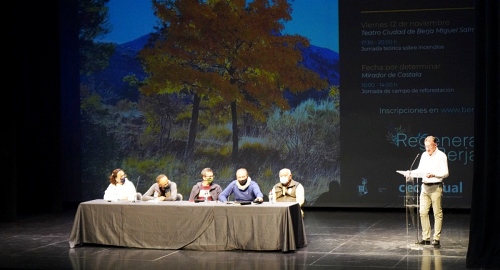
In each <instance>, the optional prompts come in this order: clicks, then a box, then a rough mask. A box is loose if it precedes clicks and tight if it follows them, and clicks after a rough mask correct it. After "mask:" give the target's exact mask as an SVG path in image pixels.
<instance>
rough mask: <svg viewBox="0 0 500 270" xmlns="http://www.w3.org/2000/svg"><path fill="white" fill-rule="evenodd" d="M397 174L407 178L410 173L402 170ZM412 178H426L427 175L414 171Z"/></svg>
mask: <svg viewBox="0 0 500 270" xmlns="http://www.w3.org/2000/svg"><path fill="white" fill-rule="evenodd" d="M396 172H397V173H399V174H401V175H403V176H405V177H406V174H407V173H408V171H401V170H397V171H396ZM411 177H413V178H424V177H425V175H424V173H421V172H418V171H412V172H411Z"/></svg>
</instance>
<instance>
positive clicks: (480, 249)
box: [0, 0, 500, 267]
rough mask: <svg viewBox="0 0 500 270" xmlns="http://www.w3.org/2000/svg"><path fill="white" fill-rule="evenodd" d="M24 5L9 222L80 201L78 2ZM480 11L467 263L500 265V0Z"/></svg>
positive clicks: (7, 112) (12, 115)
mask: <svg viewBox="0 0 500 270" xmlns="http://www.w3.org/2000/svg"><path fill="white" fill-rule="evenodd" d="M23 4H24V5H23V6H22V7H19V8H18V9H16V10H23V12H22V13H20V14H19V15H18V17H17V18H18V21H17V22H18V25H16V26H14V31H12V33H14V35H11V36H12V37H13V40H14V41H12V42H11V40H10V39H7V41H4V43H9V44H7V45H10V46H8V48H11V49H12V50H8V51H6V52H7V53H10V52H11V51H13V52H15V54H14V55H9V56H7V57H6V58H9V59H12V60H13V61H12V62H9V63H12V65H7V66H6V67H5V68H6V69H7V70H8V71H9V73H10V70H13V69H16V67H17V66H18V65H17V64H18V62H19V61H22V64H21V69H20V72H19V73H18V74H19V76H14V80H13V81H10V83H9V84H7V85H9V86H10V87H6V88H5V89H4V100H5V101H7V102H4V106H3V110H2V120H4V121H2V123H3V124H4V127H3V128H2V132H1V134H2V135H1V137H0V138H1V143H2V152H1V153H2V161H3V162H2V163H3V166H2V168H3V169H4V171H5V172H7V173H6V174H4V175H2V183H3V186H4V187H7V190H5V191H4V192H3V193H4V203H5V204H6V206H5V207H2V208H1V210H0V217H1V220H2V221H15V220H16V219H18V218H19V216H21V215H24V214H30V213H43V212H57V211H62V210H64V209H66V208H68V207H74V205H72V203H71V202H74V201H78V198H80V196H81V195H80V193H81V184H80V178H79V174H80V166H79V162H80V161H79V156H80V153H79V150H80V149H79V147H80V137H79V136H80V135H79V132H80V130H79V119H78V115H79V97H78V91H77V89H78V78H79V76H78V47H77V40H76V39H77V34H78V30H77V29H78V27H77V26H78V24H77V22H75V21H74V18H76V17H77V16H76V1H75V0H73V1H69V0H61V1H44V2H40V1H34V2H32V3H29V4H26V3H24V2H23ZM475 12H476V29H477V30H476V31H477V32H476V34H477V35H476V59H475V60H476V70H475V72H476V93H475V97H476V99H475V108H476V114H475V118H474V122H475V128H474V136H475V138H476V144H475V162H474V175H473V177H474V179H473V194H472V203H471V209H470V212H471V224H470V239H469V251H468V254H467V266H469V267H479V266H482V267H500V259H499V258H500V245H499V244H498V239H500V230H498V229H497V228H498V216H500V208H499V207H498V205H500V196H498V193H499V192H500V181H498V179H499V178H498V175H500V174H499V173H500V169H499V166H498V164H500V162H499V161H500V160H499V155H498V152H499V150H500V149H499V148H500V147H499V143H500V142H499V137H500V136H499V126H500V125H499V112H498V108H499V106H500V102H499V97H498V90H499V89H498V88H499V76H498V74H499V68H498V65H499V58H498V47H499V44H498V30H499V27H498V26H499V21H498V14H499V9H498V2H497V1H495V0H492V1H487V0H482V1H476V3H475ZM20 59H22V60H20ZM10 79H11V77H10V76H7V80H10ZM18 82H20V85H22V87H21V89H17V88H18V85H19V84H18ZM11 91H13V92H15V94H14V95H12V94H10V93H9V92H11ZM12 98H15V100H14V102H13V104H14V106H12V105H11V104H9V103H10V100H11V99H12ZM69 198H71V199H69Z"/></svg>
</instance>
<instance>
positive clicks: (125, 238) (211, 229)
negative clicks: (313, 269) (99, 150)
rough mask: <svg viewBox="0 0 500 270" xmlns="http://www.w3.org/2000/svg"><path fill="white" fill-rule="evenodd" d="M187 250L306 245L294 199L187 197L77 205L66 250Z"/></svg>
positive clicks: (291, 247)
mask: <svg viewBox="0 0 500 270" xmlns="http://www.w3.org/2000/svg"><path fill="white" fill-rule="evenodd" d="M85 243H88V244H101V245H112V246H124V247H133V248H153V249H187V250H205V251H215V250H281V251H282V252H288V251H293V250H296V249H298V248H301V247H305V246H306V245H307V239H306V234H305V230H304V223H303V219H302V214H301V211H300V206H299V204H298V203H296V202H288V203H287V202H282V203H275V204H270V203H268V202H264V203H262V204H251V205H240V204H237V203H233V204H226V203H221V202H209V203H194V202H188V201H175V202H170V201H169V202H158V203H153V202H150V201H141V202H135V203H134V202H108V201H105V200H93V201H88V202H83V203H80V205H79V206H78V209H77V212H76V215H75V221H74V224H73V228H72V231H71V235H70V239H69V245H70V247H71V248H75V247H78V246H82V245H83V244H85Z"/></svg>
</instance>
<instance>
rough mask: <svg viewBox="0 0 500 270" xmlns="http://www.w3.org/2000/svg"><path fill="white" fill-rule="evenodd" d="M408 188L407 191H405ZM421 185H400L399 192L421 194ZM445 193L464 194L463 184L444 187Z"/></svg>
mask: <svg viewBox="0 0 500 270" xmlns="http://www.w3.org/2000/svg"><path fill="white" fill-rule="evenodd" d="M405 187H406V190H405ZM419 189H420V185H408V186H407V185H404V184H403V185H400V186H399V192H401V193H404V192H410V193H412V192H419ZM443 193H453V194H455V193H463V184H462V182H459V183H458V184H456V185H455V184H454V185H446V184H444V185H443Z"/></svg>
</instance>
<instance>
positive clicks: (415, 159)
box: [410, 153, 420, 173]
mask: <svg viewBox="0 0 500 270" xmlns="http://www.w3.org/2000/svg"><path fill="white" fill-rule="evenodd" d="M418 156H420V153H418V154H417V156H416V157H415V159H414V160H413V163H412V164H411V166H410V171H411V169H412V168H413V165H414V164H415V161H417V158H418ZM410 173H411V172H410Z"/></svg>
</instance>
